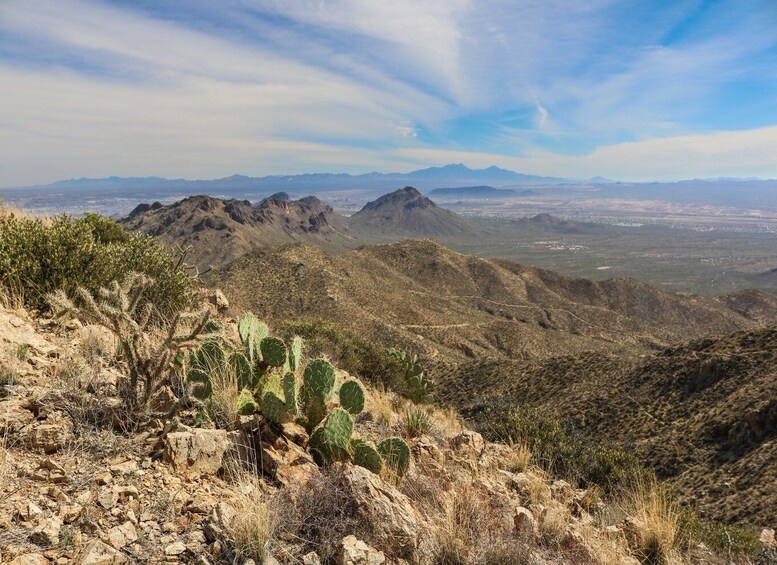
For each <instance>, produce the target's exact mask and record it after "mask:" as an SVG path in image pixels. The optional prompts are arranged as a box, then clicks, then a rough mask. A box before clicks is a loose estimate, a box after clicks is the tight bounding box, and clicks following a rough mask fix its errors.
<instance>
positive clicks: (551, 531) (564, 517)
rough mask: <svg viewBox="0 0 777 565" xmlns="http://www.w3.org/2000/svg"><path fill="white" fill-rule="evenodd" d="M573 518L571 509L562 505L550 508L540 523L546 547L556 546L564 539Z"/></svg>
mask: <svg viewBox="0 0 777 565" xmlns="http://www.w3.org/2000/svg"><path fill="white" fill-rule="evenodd" d="M571 519H572V516H571V515H570V513H569V508H567V507H566V506H564V505H561V504H554V505H552V506H550V507H548V508H547V509H546V511H545V513H544V515H543V516H542V519H541V520H540V521H539V526H540V534H541V535H542V541H543V542H544V543H545V544H546V545H556V544H558V543H560V542H561V540H562V539H564V536H565V535H566V533H567V531H568V530H569V522H570V521H571Z"/></svg>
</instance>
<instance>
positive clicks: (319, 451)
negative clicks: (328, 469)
mask: <svg viewBox="0 0 777 565" xmlns="http://www.w3.org/2000/svg"><path fill="white" fill-rule="evenodd" d="M352 433H353V419H352V418H351V415H350V414H349V413H348V412H346V411H345V410H343V409H342V408H335V409H334V410H332V413H331V414H329V416H327V418H326V421H325V422H324V425H323V426H321V427H320V428H318V429H317V430H316V431H315V432H314V433H313V435H312V436H310V441H309V443H308V445H309V447H310V450H311V452H312V453H313V457H314V458H315V459H316V461H317V462H319V463H320V464H323V465H329V464H331V463H333V462H335V461H348V460H349V459H350V458H351V451H350V449H351V434H352Z"/></svg>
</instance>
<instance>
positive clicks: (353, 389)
mask: <svg viewBox="0 0 777 565" xmlns="http://www.w3.org/2000/svg"><path fill="white" fill-rule="evenodd" d="M340 406H342V407H343V408H345V409H346V410H347V411H348V412H350V413H351V414H361V411H362V410H364V391H363V390H362V387H361V386H360V385H359V383H357V382H356V381H346V382H344V383H343V384H342V386H341V387H340Z"/></svg>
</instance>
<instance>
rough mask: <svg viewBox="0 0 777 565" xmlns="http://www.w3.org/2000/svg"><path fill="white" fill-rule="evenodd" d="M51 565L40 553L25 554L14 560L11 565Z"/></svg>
mask: <svg viewBox="0 0 777 565" xmlns="http://www.w3.org/2000/svg"><path fill="white" fill-rule="evenodd" d="M49 563H51V561H49V560H48V559H46V558H45V557H43V556H42V555H41V554H40V553H25V554H24V555H19V556H18V557H16V558H15V559H14V560H12V561H11V562H10V563H9V565H48V564H49Z"/></svg>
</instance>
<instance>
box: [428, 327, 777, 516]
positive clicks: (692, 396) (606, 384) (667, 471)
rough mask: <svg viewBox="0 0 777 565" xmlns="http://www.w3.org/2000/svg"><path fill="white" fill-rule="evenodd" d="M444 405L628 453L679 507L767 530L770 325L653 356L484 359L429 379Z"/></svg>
mask: <svg viewBox="0 0 777 565" xmlns="http://www.w3.org/2000/svg"><path fill="white" fill-rule="evenodd" d="M438 380H439V383H440V390H443V391H445V393H444V394H443V396H444V398H445V400H447V401H449V402H452V403H454V404H455V405H457V406H460V407H462V409H463V410H464V412H465V413H467V414H469V415H470V416H472V417H474V418H475V419H478V417H479V415H480V414H482V413H483V412H484V411H485V410H486V409H495V410H497V411H499V410H500V407H505V406H508V405H519V406H524V407H531V408H537V409H539V410H541V411H542V412H544V413H548V414H556V415H557V416H558V417H560V418H562V419H564V420H567V421H569V422H570V423H571V424H572V425H573V427H574V429H575V430H576V433H579V434H582V435H583V436H584V437H585V438H587V439H588V440H595V441H601V440H602V439H603V438H604V439H607V440H612V441H615V442H618V443H620V444H621V445H625V446H634V447H635V448H636V449H637V450H638V452H639V453H641V456H642V457H643V459H644V460H645V461H646V462H649V464H650V466H651V467H652V468H654V469H655V470H656V471H657V472H658V474H659V476H660V477H662V478H663V479H665V480H668V481H669V482H670V483H671V484H672V485H674V486H675V488H676V490H677V492H678V493H679V494H680V495H681V496H682V497H683V498H684V500H685V501H686V502H691V501H692V500H694V501H696V502H697V503H698V505H699V508H700V510H701V511H702V512H703V513H704V514H705V515H707V516H709V517H713V518H716V519H719V520H723V521H725V522H728V523H737V522H749V523H761V524H768V523H774V521H775V518H777V515H775V512H774V509H775V508H777V466H775V465H774V461H776V460H777V400H776V399H775V396H774V391H775V390H777V330H775V329H774V327H772V328H768V329H761V330H753V331H746V332H737V333H733V334H730V335H726V336H722V337H716V338H705V339H701V340H696V341H692V342H689V343H686V344H683V345H679V346H675V347H670V348H667V349H664V350H662V351H660V352H658V353H656V354H654V355H649V356H645V355H639V354H631V355H628V354H627V355H624V354H621V355H617V356H616V355H611V354H608V353H595V352H590V353H584V354H578V355H566V356H558V357H553V358H550V359H545V360H542V361H525V360H511V361H505V360H491V361H476V362H473V363H469V364H464V365H459V366H458V367H457V368H456V370H455V371H450V372H447V373H445V372H440V373H439V374H438Z"/></svg>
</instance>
